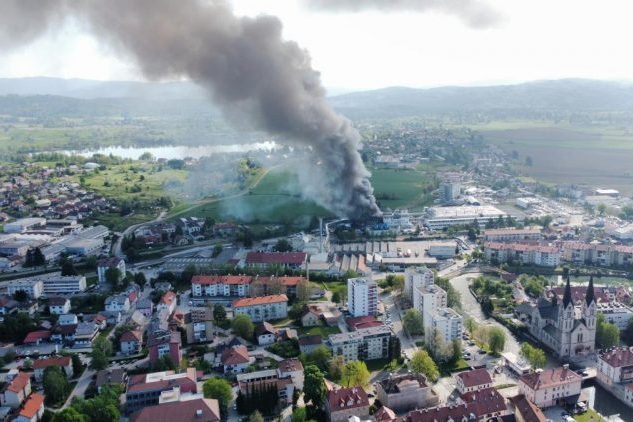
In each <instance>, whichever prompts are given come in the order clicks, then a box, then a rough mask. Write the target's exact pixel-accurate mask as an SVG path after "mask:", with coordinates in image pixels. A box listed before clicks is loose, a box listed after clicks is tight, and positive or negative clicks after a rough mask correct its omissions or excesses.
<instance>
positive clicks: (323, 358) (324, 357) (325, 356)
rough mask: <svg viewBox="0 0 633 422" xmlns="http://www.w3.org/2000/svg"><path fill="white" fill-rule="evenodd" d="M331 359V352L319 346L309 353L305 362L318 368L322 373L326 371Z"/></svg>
mask: <svg viewBox="0 0 633 422" xmlns="http://www.w3.org/2000/svg"><path fill="white" fill-rule="evenodd" d="M331 358H332V352H330V349H328V348H327V347H326V346H323V345H321V346H319V347H317V348H316V349H314V350H313V351H312V352H310V353H309V354H308V356H307V361H308V362H310V363H313V364H314V365H316V366H318V367H319V369H320V370H321V371H323V372H325V371H327V370H328V363H329V362H330V359H331Z"/></svg>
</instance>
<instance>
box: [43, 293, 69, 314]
mask: <svg viewBox="0 0 633 422" xmlns="http://www.w3.org/2000/svg"><path fill="white" fill-rule="evenodd" d="M48 311H49V312H50V313H51V315H63V314H67V313H69V312H70V299H68V298H67V297H51V298H50V299H48Z"/></svg>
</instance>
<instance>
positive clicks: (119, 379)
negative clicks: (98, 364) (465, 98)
mask: <svg viewBox="0 0 633 422" xmlns="http://www.w3.org/2000/svg"><path fill="white" fill-rule="evenodd" d="M125 384H127V373H126V372H125V369H123V368H112V369H103V370H101V371H98V372H97V375H96V378H95V387H97V391H98V392H99V393H101V388H102V387H103V386H105V385H125Z"/></svg>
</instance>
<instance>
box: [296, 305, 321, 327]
mask: <svg viewBox="0 0 633 422" xmlns="http://www.w3.org/2000/svg"><path fill="white" fill-rule="evenodd" d="M320 315H321V313H320V312H319V310H318V309H317V308H316V307H314V306H309V305H307V306H306V307H305V309H304V311H303V315H302V316H301V325H302V326H303V327H317V326H319V325H321V318H320Z"/></svg>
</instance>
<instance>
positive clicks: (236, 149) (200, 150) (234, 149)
mask: <svg viewBox="0 0 633 422" xmlns="http://www.w3.org/2000/svg"><path fill="white" fill-rule="evenodd" d="M276 146H277V145H276V144H275V143H274V142H270V141H268V142H257V143H248V144H230V145H202V146H184V145H183V146H175V145H170V146H159V147H124V146H109V147H102V148H98V149H84V150H64V151H60V152H61V153H62V154H66V155H80V156H82V157H92V155H93V154H103V155H113V156H115V157H121V158H129V159H132V160H138V159H139V157H140V156H141V155H143V154H144V153H146V152H149V153H150V154H152V155H153V156H154V158H164V159H166V160H171V159H183V158H187V157H207V156H211V155H215V154H227V153H242V152H248V151H272V150H273V149H275V147H276Z"/></svg>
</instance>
